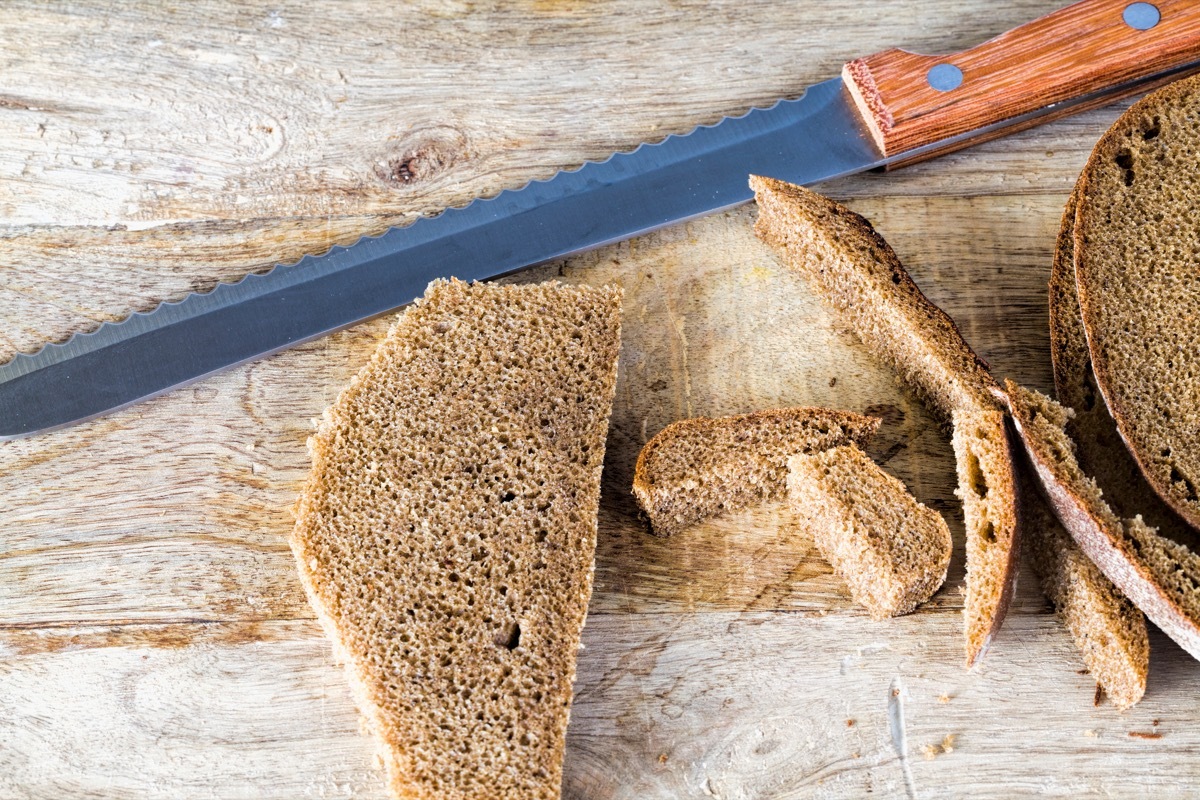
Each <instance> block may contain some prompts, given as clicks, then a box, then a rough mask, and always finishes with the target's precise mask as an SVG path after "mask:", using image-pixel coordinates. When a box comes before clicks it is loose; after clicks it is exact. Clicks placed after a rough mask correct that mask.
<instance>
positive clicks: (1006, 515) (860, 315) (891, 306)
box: [750, 176, 1020, 665]
mask: <svg viewBox="0 0 1200 800" xmlns="http://www.w3.org/2000/svg"><path fill="white" fill-rule="evenodd" d="M750 186H751V188H753V189H754V191H755V195H756V198H757V200H758V209H759V213H758V222H757V223H756V225H755V231H756V232H757V233H758V235H759V236H760V237H761V238H762V239H763V240H764V241H766V242H768V243H769V244H772V245H774V246H776V247H777V248H779V249H780V250H782V252H783V257H784V262H785V263H786V264H787V266H788V267H789V268H790V269H792V270H793V271H795V272H797V273H799V274H801V275H803V276H804V277H805V278H807V279H808V282H809V283H810V284H811V285H812V287H813V288H814V290H816V292H817V294H819V295H820V296H821V298H822V299H823V300H824V301H825V302H826V303H827V304H828V305H829V306H830V307H832V308H833V309H834V310H835V311H836V312H837V313H838V314H839V316H840V317H841V318H842V319H843V320H844V321H845V322H846V323H847V324H848V325H849V326H850V327H851V328H852V329H853V330H854V332H855V333H856V334H857V335H858V336H859V338H860V339H862V341H863V342H864V343H865V344H866V345H867V347H868V348H869V349H871V350H872V351H873V352H874V353H875V354H876V356H878V357H879V358H881V359H882V360H883V361H884V362H886V363H887V364H889V365H890V366H891V367H892V369H894V370H895V371H896V374H897V375H898V376H899V377H900V378H902V379H903V380H904V382H905V383H906V384H907V385H908V386H910V387H912V388H913V389H914V390H915V391H916V392H917V394H918V395H920V396H921V397H922V398H924V399H925V401H926V402H927V403H928V404H929V405H930V406H931V407H932V408H933V410H934V411H935V412H937V413H939V414H940V415H941V417H942V418H943V419H944V420H945V421H947V422H949V423H951V425H952V426H953V428H954V432H955V435H954V444H955V447H954V450H955V455H956V457H957V460H958V475H959V496H960V497H961V498H962V500H963V510H964V517H965V520H966V528H967V599H966V604H965V607H964V609H963V612H964V618H965V619H964V622H965V635H966V651H967V664H968V665H970V664H973V663H975V661H976V660H977V659H978V658H979V657H980V656H981V655H982V654H983V653H984V652H985V651H986V649H987V646H988V644H989V643H990V642H991V640H992V638H993V637H994V636H995V634H996V632H997V631H999V629H1000V625H1001V623H1002V621H1003V619H1004V613H1005V611H1006V610H1007V608H1008V603H1009V601H1010V600H1011V598H1012V592H1013V586H1014V584H1015V582H1016V576H1017V559H1018V555H1017V554H1018V544H1019V530H1020V516H1019V509H1018V504H1017V496H1016V477H1015V474H1014V471H1013V465H1012V447H1013V443H1012V442H1010V441H1009V437H1008V431H1007V426H1006V425H1005V424H1004V415H1003V413H1002V411H1001V408H1000V405H999V403H998V401H997V400H996V398H995V397H994V396H993V393H992V392H993V390H994V389H995V388H996V383H995V381H994V380H993V379H992V377H991V375H990V374H989V373H988V371H987V365H986V364H985V363H984V362H983V361H982V360H981V359H980V358H979V357H978V356H977V355H975V353H974V352H973V351H972V350H971V348H970V347H968V346H967V344H966V343H965V342H964V341H963V339H962V335H961V334H960V333H959V331H958V328H957V327H955V325H954V322H953V320H951V319H950V318H949V317H948V316H946V314H945V313H944V312H943V311H942V310H941V309H939V308H938V307H937V306H935V305H934V304H933V303H931V302H929V300H928V299H927V298H926V297H925V295H923V294H922V293H921V290H920V289H918V288H917V285H916V284H915V283H913V281H912V279H911V278H910V277H909V276H908V273H907V272H905V270H904V267H903V266H902V265H901V264H900V260H899V259H898V258H897V257H896V254H895V253H894V252H893V251H892V249H891V247H889V246H888V244H887V242H885V241H884V240H883V237H881V236H880V235H879V234H878V233H876V232H875V230H874V229H873V228H872V227H871V224H870V223H869V222H867V220H865V219H863V218H862V217H861V216H859V215H858V214H855V213H854V212H852V211H850V210H849V209H847V208H844V207H843V206H841V205H839V204H837V203H835V202H833V201H832V200H829V199H828V198H825V197H822V196H821V195H818V194H816V193H814V192H811V191H809V190H807V189H804V188H802V187H799V186H793V185H791V184H788V183H784V182H783V181H778V180H774V179H771V178H762V177H758V176H752V177H751V178H750Z"/></svg>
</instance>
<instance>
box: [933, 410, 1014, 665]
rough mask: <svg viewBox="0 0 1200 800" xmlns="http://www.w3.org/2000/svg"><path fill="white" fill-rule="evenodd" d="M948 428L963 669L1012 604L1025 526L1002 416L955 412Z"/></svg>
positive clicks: (981, 649) (981, 651) (983, 647)
mask: <svg viewBox="0 0 1200 800" xmlns="http://www.w3.org/2000/svg"><path fill="white" fill-rule="evenodd" d="M953 428H954V431H953V434H952V436H951V438H950V443H951V445H952V446H953V448H954V463H955V467H956V470H957V472H958V486H957V487H955V489H954V494H955V495H956V496H957V497H958V499H959V500H960V501H962V504H963V523H964V525H965V526H966V529H967V596H966V601H965V603H964V605H963V624H964V626H965V630H966V637H967V654H968V663H972V662H974V661H976V660H978V659H979V658H982V657H983V655H984V654H985V653H986V652H987V649H988V647H989V646H990V645H991V643H992V640H993V638H994V637H995V635H996V633H997V631H998V630H999V627H1000V626H999V624H998V622H997V619H996V617H997V609H1003V610H1007V609H1008V605H1009V603H1010V602H1011V601H1012V596H1013V592H1014V591H1015V589H1016V575H1017V567H1018V565H1017V564H1016V563H1015V560H1016V559H1017V558H1018V557H1019V555H1018V554H1019V552H1020V548H1019V542H1018V536H1019V535H1020V532H1021V530H1022V529H1023V527H1024V526H1023V525H1022V524H1021V519H1020V505H1019V503H1018V502H1017V499H1016V498H1017V485H1016V481H1017V479H1016V472H1015V470H1014V468H1013V457H1014V452H1013V449H1012V442H1011V440H1010V438H1009V435H1008V429H1007V425H1006V423H1005V414H1004V412H1003V411H999V410H997V409H993V408H985V409H978V408H973V407H970V406H967V407H964V408H960V409H957V410H956V411H955V412H954V417H953ZM1002 614H1003V612H1001V615H1002Z"/></svg>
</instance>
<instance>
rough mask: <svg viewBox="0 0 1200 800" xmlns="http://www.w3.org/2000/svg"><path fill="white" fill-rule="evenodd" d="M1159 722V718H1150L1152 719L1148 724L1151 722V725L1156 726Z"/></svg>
mask: <svg viewBox="0 0 1200 800" xmlns="http://www.w3.org/2000/svg"><path fill="white" fill-rule="evenodd" d="M1159 722H1160V720H1157V719H1152V720H1150V724H1151V725H1153V726H1154V727H1156V728H1157V727H1158V723H1159Z"/></svg>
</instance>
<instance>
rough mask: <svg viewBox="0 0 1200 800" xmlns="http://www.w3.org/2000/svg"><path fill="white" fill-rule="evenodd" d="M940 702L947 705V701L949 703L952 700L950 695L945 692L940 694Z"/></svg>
mask: <svg viewBox="0 0 1200 800" xmlns="http://www.w3.org/2000/svg"><path fill="white" fill-rule="evenodd" d="M938 702H939V703H941V704H942V705H945V704H946V703H949V702H950V695H948V694H943V695H940V696H939V697H938Z"/></svg>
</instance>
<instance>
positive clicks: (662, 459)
mask: <svg viewBox="0 0 1200 800" xmlns="http://www.w3.org/2000/svg"><path fill="white" fill-rule="evenodd" d="M879 423H880V420H878V419H876V418H875V417H864V416H862V415H861V414H853V413H851V412H849V411H834V410H830V409H827V408H781V409H774V410H770V411H756V412H754V413H753V414H739V415H737V416H731V417H719V418H716V419H709V418H707V417H696V418H694V419H685V420H680V421H679V422H674V423H672V424H670V425H668V426H667V427H665V428H663V429H662V430H661V431H659V432H658V434H657V435H655V436H654V438H652V439H651V440H650V441H648V442H646V446H645V447H643V448H642V452H641V453H639V454H638V460H637V466H636V467H635V469H634V473H633V494H634V496H635V497H636V498H637V502H638V505H639V506H641V508H642V510H643V511H644V512H645V513H646V516H647V517H649V519H650V526H651V530H652V531H653V532H654V533H655V534H657V535H659V536H670V535H671V534H672V533H675V532H677V531H680V530H682V529H683V528H686V527H688V526H689V525H693V524H695V523H697V522H699V521H700V520H702V519H707V518H709V517H713V516H716V515H717V514H720V513H722V512H725V511H734V510H736V509H739V508H745V507H746V506H749V505H752V504H753V503H756V502H760V501H763V500H766V499H768V498H770V497H774V496H778V495H782V494H783V490H784V488H785V486H786V483H787V460H788V457H789V456H792V455H795V454H796V453H809V452H813V451H817V450H824V449H826V448H829V447H835V446H837V445H841V444H846V443H847V442H858V443H859V444H866V443H867V441H868V440H869V439H870V438H871V436H872V435H874V433H875V431H876V430H878V429H879Z"/></svg>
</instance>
